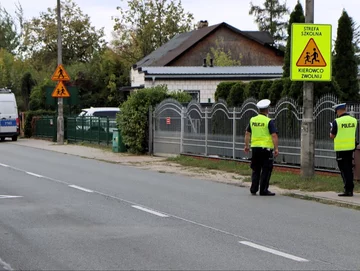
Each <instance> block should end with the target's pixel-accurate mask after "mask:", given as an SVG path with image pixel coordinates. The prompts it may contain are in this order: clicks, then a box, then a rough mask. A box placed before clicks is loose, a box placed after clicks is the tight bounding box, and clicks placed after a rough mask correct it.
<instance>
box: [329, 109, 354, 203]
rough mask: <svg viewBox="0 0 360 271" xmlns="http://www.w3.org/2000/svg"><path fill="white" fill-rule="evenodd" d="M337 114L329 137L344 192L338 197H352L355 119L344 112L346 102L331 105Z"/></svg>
mask: <svg viewBox="0 0 360 271" xmlns="http://www.w3.org/2000/svg"><path fill="white" fill-rule="evenodd" d="M333 109H335V111H336V115H337V116H338V117H337V118H336V119H335V120H334V121H333V123H332V125H331V126H332V128H331V131H330V138H333V139H334V150H335V151H336V161H337V163H338V167H339V170H340V172H341V177H342V179H343V182H344V193H341V194H339V195H338V196H339V197H352V196H353V190H354V175H353V153H354V150H355V148H356V130H357V120H356V119H355V118H354V117H352V116H350V115H349V114H348V113H347V112H346V103H342V104H337V105H335V106H333Z"/></svg>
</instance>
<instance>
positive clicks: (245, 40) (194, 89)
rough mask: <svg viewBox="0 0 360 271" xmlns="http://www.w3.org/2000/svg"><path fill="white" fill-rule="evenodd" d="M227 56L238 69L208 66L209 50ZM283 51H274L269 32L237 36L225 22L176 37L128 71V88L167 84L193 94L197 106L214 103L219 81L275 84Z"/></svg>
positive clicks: (203, 26) (204, 24)
mask: <svg viewBox="0 0 360 271" xmlns="http://www.w3.org/2000/svg"><path fill="white" fill-rule="evenodd" d="M219 42H221V46H222V49H223V50H224V51H225V52H230V54H231V58H232V59H234V60H238V61H240V64H241V66H237V67H214V65H213V60H212V59H211V60H210V63H207V62H206V58H207V56H208V54H209V53H210V52H211V48H217V45H218V44H219ZM283 61H284V52H283V51H281V50H279V49H277V48H276V47H275V46H274V40H273V38H272V37H271V35H270V34H269V33H268V32H264V31H241V30H239V29H237V28H235V27H233V26H231V25H229V24H227V23H224V22H223V23H220V24H216V25H213V26H208V23H207V22H206V21H202V22H201V24H200V27H198V29H196V30H193V31H190V32H187V33H182V34H178V35H176V36H175V37H174V38H173V39H171V40H170V41H169V42H167V43H166V44H164V45H163V46H161V47H160V48H158V49H157V50H155V51H154V52H152V53H151V54H149V55H147V56H145V57H144V58H143V59H141V60H140V61H138V62H137V63H136V64H135V65H134V66H133V67H132V69H131V74H130V76H131V78H130V79H131V87H130V88H123V90H126V89H137V88H143V87H152V86H156V85H160V84H166V85H167V86H168V88H169V90H183V91H187V92H189V93H191V94H192V95H193V97H194V99H197V100H198V101H199V102H206V103H207V102H214V94H215V91H216V87H217V85H218V84H219V83H220V82H223V81H234V80H241V81H250V80H254V79H276V78H280V77H281V74H282V70H281V67H282V65H283Z"/></svg>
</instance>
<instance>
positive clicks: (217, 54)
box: [206, 38, 242, 67]
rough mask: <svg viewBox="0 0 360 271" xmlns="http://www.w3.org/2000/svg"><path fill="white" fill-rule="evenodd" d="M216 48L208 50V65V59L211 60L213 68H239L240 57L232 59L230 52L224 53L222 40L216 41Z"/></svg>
mask: <svg viewBox="0 0 360 271" xmlns="http://www.w3.org/2000/svg"><path fill="white" fill-rule="evenodd" d="M215 44H216V47H211V48H210V53H208V54H207V56H206V60H207V62H208V63H210V59H213V61H214V66H222V67H224V66H240V65H241V61H240V59H241V58H242V56H241V55H239V56H238V57H237V58H235V59H233V57H232V54H231V51H230V50H228V51H227V52H226V48H225V42H224V39H223V38H222V39H217V40H216V42H215Z"/></svg>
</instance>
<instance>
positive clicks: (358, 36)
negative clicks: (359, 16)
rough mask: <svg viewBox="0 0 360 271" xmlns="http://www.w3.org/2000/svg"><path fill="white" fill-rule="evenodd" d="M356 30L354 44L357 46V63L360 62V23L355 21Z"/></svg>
mask: <svg viewBox="0 0 360 271" xmlns="http://www.w3.org/2000/svg"><path fill="white" fill-rule="evenodd" d="M352 27H353V30H354V38H353V44H354V48H355V56H356V62H357V64H360V25H359V24H357V23H356V22H355V21H353V24H352Z"/></svg>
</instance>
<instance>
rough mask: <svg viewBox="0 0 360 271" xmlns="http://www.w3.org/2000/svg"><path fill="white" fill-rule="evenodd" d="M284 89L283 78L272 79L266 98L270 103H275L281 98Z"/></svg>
mask: <svg viewBox="0 0 360 271" xmlns="http://www.w3.org/2000/svg"><path fill="white" fill-rule="evenodd" d="M283 90H284V80H282V79H277V80H274V81H273V83H272V85H271V87H270V89H269V97H268V99H269V100H270V101H271V103H273V104H276V103H277V102H278V101H279V100H280V99H281V93H282V92H283Z"/></svg>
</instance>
